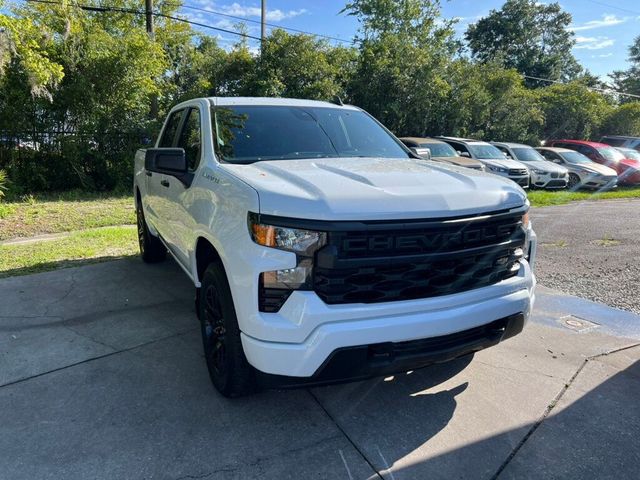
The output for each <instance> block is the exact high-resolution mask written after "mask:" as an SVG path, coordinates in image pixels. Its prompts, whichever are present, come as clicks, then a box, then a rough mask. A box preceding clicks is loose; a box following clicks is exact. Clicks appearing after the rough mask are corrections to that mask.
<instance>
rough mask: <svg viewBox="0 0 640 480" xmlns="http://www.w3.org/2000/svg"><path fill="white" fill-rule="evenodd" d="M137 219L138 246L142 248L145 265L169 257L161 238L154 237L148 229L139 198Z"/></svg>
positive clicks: (141, 252) (141, 254)
mask: <svg viewBox="0 0 640 480" xmlns="http://www.w3.org/2000/svg"><path fill="white" fill-rule="evenodd" d="M136 219H137V224H138V245H139V246H140V256H141V257H142V260H143V261H144V262H145V263H157V262H161V261H163V260H164V259H165V258H166V257H167V249H166V247H165V246H164V245H163V244H162V242H161V241H160V239H159V238H157V237H154V236H153V235H152V234H151V232H150V231H149V227H147V221H146V220H145V219H144V211H143V210H142V202H141V201H140V199H139V198H138V201H137V202H136Z"/></svg>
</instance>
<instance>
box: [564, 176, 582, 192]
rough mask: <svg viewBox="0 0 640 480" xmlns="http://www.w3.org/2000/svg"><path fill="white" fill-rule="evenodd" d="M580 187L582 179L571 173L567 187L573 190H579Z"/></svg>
mask: <svg viewBox="0 0 640 480" xmlns="http://www.w3.org/2000/svg"><path fill="white" fill-rule="evenodd" d="M579 186H580V177H579V176H578V175H576V174H575V173H570V174H569V183H568V184H567V187H569V188H571V189H577V188H578V187H579Z"/></svg>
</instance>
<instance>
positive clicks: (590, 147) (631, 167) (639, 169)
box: [545, 140, 640, 185]
mask: <svg viewBox="0 0 640 480" xmlns="http://www.w3.org/2000/svg"><path fill="white" fill-rule="evenodd" d="M545 146H548V147H559V148H568V149H570V150H575V151H577V152H580V153H582V154H583V155H585V156H586V157H588V158H589V159H590V160H593V161H594V162H596V163H599V164H601V165H605V166H607V167H611V168H613V169H614V170H615V171H616V173H617V174H618V185H621V184H626V185H635V184H640V161H638V160H633V159H631V158H626V157H625V156H624V155H623V154H622V153H621V152H620V151H618V150H616V149H615V148H613V147H612V146H610V145H607V144H605V143H598V142H589V141H586V140H550V141H549V142H547V144H546V145H545Z"/></svg>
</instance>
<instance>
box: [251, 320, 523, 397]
mask: <svg viewBox="0 0 640 480" xmlns="http://www.w3.org/2000/svg"><path fill="white" fill-rule="evenodd" d="M524 324H525V316H524V315H523V314H522V313H517V314H515V315H511V316H509V317H505V318H500V319H498V320H496V321H494V322H491V323H488V324H486V325H481V326H479V327H475V328H472V329H469V330H464V331H462V332H456V333H452V334H449V335H442V336H438V337H432V338H427V339H422V340H410V341H407V342H397V343H393V342H384V343H376V344H371V345H359V346H356V347H345V348H339V349H337V350H335V351H334V352H333V353H331V355H330V356H329V358H327V360H326V361H325V362H324V363H323V364H322V365H321V366H320V367H319V368H318V370H317V371H316V372H315V373H314V374H313V375H312V376H310V377H292V376H284V375H273V374H266V373H262V372H259V373H258V382H259V383H260V385H261V386H263V387H279V388H293V387H301V386H312V385H324V384H329V383H338V382H345V381H354V380H363V379H366V378H370V377H374V376H381V375H392V374H396V373H399V372H406V371H408V370H415V369H418V368H423V367H426V366H429V365H432V364H436V363H443V362H448V361H451V360H455V359H456V358H460V357H463V356H466V355H469V354H472V353H474V352H477V351H479V350H483V349H485V348H488V347H491V346H493V345H497V344H498V343H499V342H501V341H503V340H506V339H507V338H511V337H513V336H514V335H517V334H518V333H520V332H521V331H522V329H523V328H524Z"/></svg>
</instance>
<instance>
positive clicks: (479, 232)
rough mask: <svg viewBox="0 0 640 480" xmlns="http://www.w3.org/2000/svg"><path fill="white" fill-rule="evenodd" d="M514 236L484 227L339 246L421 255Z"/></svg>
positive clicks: (505, 228) (360, 240) (353, 240)
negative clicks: (442, 248)
mask: <svg viewBox="0 0 640 480" xmlns="http://www.w3.org/2000/svg"><path fill="white" fill-rule="evenodd" d="M512 232H513V225H496V226H485V227H482V228H469V229H464V228H462V229H460V230H458V231H454V232H451V231H449V232H434V233H419V234H410V235H391V236H389V235H369V236H367V237H361V238H357V237H356V238H346V239H344V240H343V242H342V249H343V251H347V252H352V253H358V252H365V251H368V252H376V251H388V250H396V251H407V250H410V251H424V250H433V249H434V248H440V247H447V249H450V247H460V246H465V245H469V244H476V243H487V242H491V241H495V240H501V239H507V238H509V237H510V236H511V234H512Z"/></svg>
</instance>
